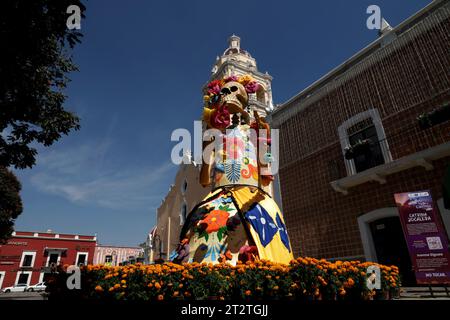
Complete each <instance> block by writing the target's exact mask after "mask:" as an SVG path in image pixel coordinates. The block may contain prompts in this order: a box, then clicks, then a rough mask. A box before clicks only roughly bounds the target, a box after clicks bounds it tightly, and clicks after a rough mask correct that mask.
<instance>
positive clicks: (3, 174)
mask: <svg viewBox="0 0 450 320" xmlns="http://www.w3.org/2000/svg"><path fill="white" fill-rule="evenodd" d="M21 188H22V187H21V185H20V182H19V181H18V180H17V178H16V176H15V175H14V174H12V173H11V172H10V171H9V170H7V169H6V168H4V167H0V243H4V242H5V241H6V240H7V239H8V238H9V237H10V236H11V232H12V231H13V226H14V220H15V219H16V218H17V217H18V216H19V214H21V213H22V200H21V199H20V195H19V192H20V189H21Z"/></svg>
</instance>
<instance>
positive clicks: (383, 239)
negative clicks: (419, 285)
mask: <svg viewBox="0 0 450 320" xmlns="http://www.w3.org/2000/svg"><path fill="white" fill-rule="evenodd" d="M369 227H370V231H371V234H372V240H373V245H374V249H375V253H376V256H377V260H378V262H379V263H381V264H384V265H388V266H389V265H396V266H397V267H398V268H399V271H400V276H401V280H402V286H415V285H416V278H415V275H414V271H413V267H412V263H411V259H410V256H409V253H408V247H407V245H406V241H405V238H404V235H403V230H402V226H401V223H400V219H399V218H398V217H385V218H381V219H377V220H375V221H372V222H370V223H369Z"/></svg>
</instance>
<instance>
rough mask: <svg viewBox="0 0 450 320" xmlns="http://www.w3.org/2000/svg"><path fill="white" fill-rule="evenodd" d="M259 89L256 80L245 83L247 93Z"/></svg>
mask: <svg viewBox="0 0 450 320" xmlns="http://www.w3.org/2000/svg"><path fill="white" fill-rule="evenodd" d="M258 89H259V84H258V83H257V82H256V81H251V82H249V83H247V84H246V85H245V91H247V93H255V92H256V91H258Z"/></svg>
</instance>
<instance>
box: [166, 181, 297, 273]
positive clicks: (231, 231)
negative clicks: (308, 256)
mask: <svg viewBox="0 0 450 320" xmlns="http://www.w3.org/2000/svg"><path fill="white" fill-rule="evenodd" d="M180 240H181V241H182V245H180V246H179V252H178V256H177V258H175V260H176V261H178V262H212V263H218V262H221V261H227V262H229V263H231V264H236V262H237V261H238V260H241V261H246V260H253V259H264V260H270V261H274V262H279V263H285V264H287V263H289V262H290V261H291V260H292V259H293V255H292V248H291V244H290V241H289V237H288V234H287V230H286V225H285V222H284V218H283V215H282V213H281V211H280V209H279V208H278V206H277V204H276V203H275V201H274V200H273V199H272V198H271V197H270V196H269V195H268V194H266V193H265V192H264V191H262V190H260V189H258V188H255V187H249V186H230V187H220V188H218V189H216V190H214V191H212V192H211V193H210V194H208V195H207V196H206V197H205V199H204V200H203V201H202V202H200V203H199V204H198V205H197V206H196V207H195V208H194V209H193V210H192V211H191V212H190V213H189V215H188V217H187V219H186V222H185V224H184V226H183V229H182V231H181V235H180Z"/></svg>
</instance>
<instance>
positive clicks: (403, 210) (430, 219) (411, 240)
mask: <svg viewBox="0 0 450 320" xmlns="http://www.w3.org/2000/svg"><path fill="white" fill-rule="evenodd" d="M394 197H395V202H396V204H397V207H398V211H399V214H400V221H401V224H402V228H403V233H404V235H405V240H406V243H407V245H408V250H409V255H410V257H411V261H412V264H413V266H414V271H415V273H416V281H417V283H418V284H446V283H447V284H448V283H450V254H449V251H448V239H447V235H446V233H445V230H444V228H443V227H442V223H441V220H440V218H439V213H438V212H437V210H436V207H435V206H434V204H433V199H432V197H431V193H430V191H429V190H425V191H417V192H405V193H396V194H395V195H394Z"/></svg>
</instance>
